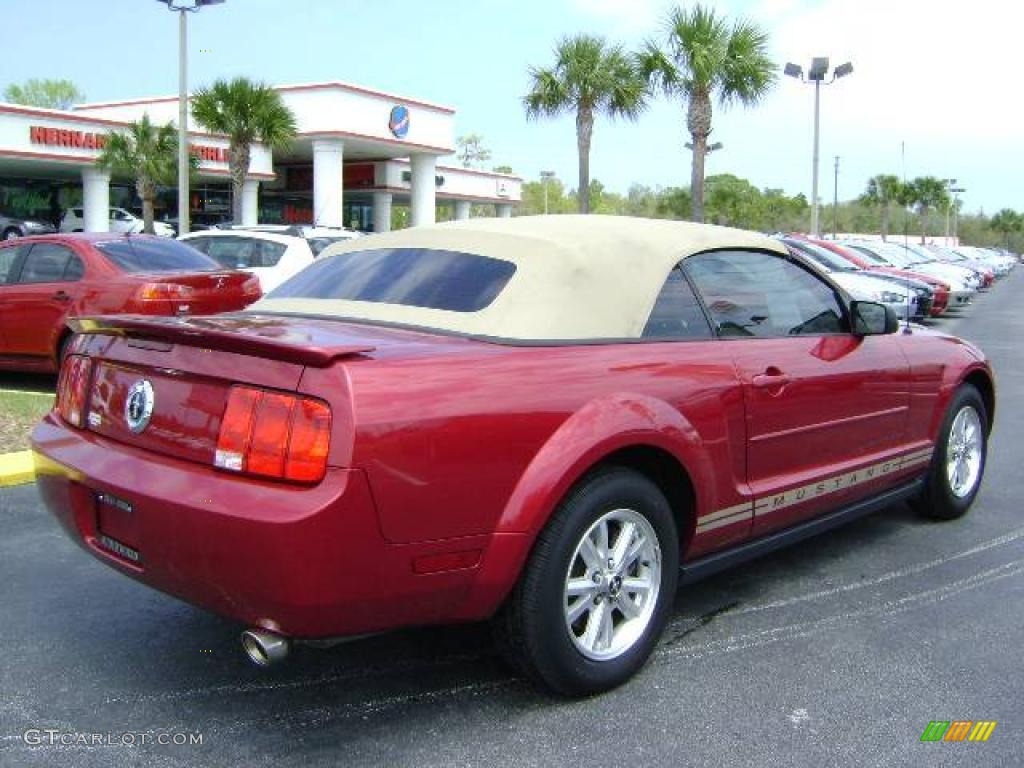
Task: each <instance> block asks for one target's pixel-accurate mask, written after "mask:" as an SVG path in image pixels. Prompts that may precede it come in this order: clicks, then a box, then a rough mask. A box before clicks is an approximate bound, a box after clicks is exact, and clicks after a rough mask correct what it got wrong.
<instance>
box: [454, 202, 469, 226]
mask: <svg viewBox="0 0 1024 768" xmlns="http://www.w3.org/2000/svg"><path fill="white" fill-rule="evenodd" d="M472 210H473V204H472V203H471V202H469V200H456V201H455V220H456V221H465V220H466V219H468V218H469V214H470V212H471V211H472Z"/></svg>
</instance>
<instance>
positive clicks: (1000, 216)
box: [988, 208, 1024, 250]
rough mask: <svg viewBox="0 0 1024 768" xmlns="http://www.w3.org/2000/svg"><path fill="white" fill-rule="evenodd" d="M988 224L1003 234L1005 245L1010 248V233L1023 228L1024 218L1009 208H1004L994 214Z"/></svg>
mask: <svg viewBox="0 0 1024 768" xmlns="http://www.w3.org/2000/svg"><path fill="white" fill-rule="evenodd" d="M988 225H989V226H990V227H991V228H992V229H994V230H995V231H996V232H999V233H1000V234H1001V235H1002V236H1003V239H1004V247H1005V248H1006V249H1007V250H1009V249H1010V235H1011V234H1012V233H1014V232H1019V231H1020V230H1021V228H1022V226H1024V218H1022V217H1021V215H1020V214H1019V213H1016V212H1015V211H1013V210H1011V209H1009V208H1003V209H1002V210H1001V211H999V212H998V213H996V214H995V215H994V216H992V219H991V220H990V221H989V223H988Z"/></svg>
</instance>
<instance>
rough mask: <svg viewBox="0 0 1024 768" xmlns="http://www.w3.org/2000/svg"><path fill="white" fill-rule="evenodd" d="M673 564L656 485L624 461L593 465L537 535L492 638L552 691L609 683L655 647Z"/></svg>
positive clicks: (588, 690) (674, 553) (664, 506)
mask: <svg viewBox="0 0 1024 768" xmlns="http://www.w3.org/2000/svg"><path fill="white" fill-rule="evenodd" d="M602 531H603V532H602ZM622 537H626V538H622ZM602 543H603V548H602ZM624 552H625V553H627V554H626V556H624V557H620V561H619V562H618V563H615V562H614V557H615V556H616V555H622V553H624ZM588 553H589V554H588ZM678 570H679V536H678V533H677V530H676V524H675V519H674V517H673V515H672V510H671V508H670V507H669V504H668V501H666V499H665V496H664V495H663V494H662V493H661V491H660V490H659V489H658V487H657V486H656V485H655V484H654V483H652V482H651V481H650V480H648V479H647V478H646V477H644V476H643V475H641V474H639V473H638V472H635V471H633V470H630V469H625V468H617V467H615V468H608V469H603V470H600V471H598V472H595V473H592V474H591V475H589V476H588V477H586V478H585V479H584V480H583V481H582V482H580V483H579V484H578V485H577V486H576V488H575V489H573V491H572V492H571V493H570V494H569V495H568V496H567V497H566V498H565V500H564V501H563V502H562V503H561V504H560V505H559V507H558V509H557V510H556V512H555V513H554V515H553V516H552V517H551V520H550V521H549V522H548V524H547V525H546V526H545V528H544V529H543V530H542V531H541V533H540V535H539V536H538V538H537V541H536V543H535V544H534V547H533V550H532V552H531V554H530V557H529V559H528V561H527V564H526V566H525V568H524V570H523V573H522V575H521V577H520V579H519V582H518V584H517V585H516V587H515V589H514V590H513V593H512V595H511V596H510V597H509V599H508V601H507V602H506V605H505V607H504V609H503V611H502V613H501V614H500V616H499V619H498V621H496V622H495V628H496V630H497V632H498V638H497V639H498V643H499V646H500V647H501V648H502V650H503V651H504V653H505V655H506V656H507V657H508V658H509V659H510V660H511V661H512V662H513V663H514V664H515V665H516V666H517V667H519V668H520V669H521V670H522V671H523V672H525V673H526V675H527V676H528V677H529V678H531V679H532V680H533V681H534V682H535V683H537V684H539V685H540V686H542V687H544V688H547V689H549V690H551V691H554V692H556V693H559V694H563V695H567V696H579V695H588V694H593V693H599V692H601V691H606V690H609V689H611V688H614V687H616V686H618V685H621V684H622V683H624V682H625V681H626V680H628V679H629V678H630V677H632V676H633V675H634V674H636V672H637V671H638V670H639V669H640V668H641V667H642V666H643V665H644V663H645V662H646V661H647V659H648V657H649V656H650V654H651V652H652V651H653V650H654V647H655V645H656V643H657V641H658V637H659V636H660V635H661V632H662V629H663V628H664V625H665V621H666V620H667V618H668V616H669V613H670V611H671V608H672V604H673V601H674V596H675V589H676V583H677V579H678ZM631 587H632V588H634V589H631Z"/></svg>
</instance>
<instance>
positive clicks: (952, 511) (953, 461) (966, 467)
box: [915, 384, 989, 520]
mask: <svg viewBox="0 0 1024 768" xmlns="http://www.w3.org/2000/svg"><path fill="white" fill-rule="evenodd" d="M988 424H989V422H988V414H987V412H986V409H985V402H984V401H983V400H982V398H981V395H980V394H979V392H978V390H977V389H976V388H975V387H973V386H972V385H970V384H964V385H962V386H961V387H960V388H959V389H957V390H956V392H955V393H954V394H953V397H952V399H951V400H950V403H949V406H948V407H947V408H946V414H945V416H944V417H943V419H942V426H941V427H940V428H939V437H938V441H937V442H936V444H935V452H934V454H933V455H932V461H931V466H930V467H929V469H928V474H927V476H926V477H925V481H924V488H923V489H922V491H921V494H920V495H919V496H918V498H917V500H916V504H915V506H916V507H917V509H918V511H920V512H921V513H922V514H924V515H926V516H927V517H932V518H935V519H937V520H955V519H956V518H958V517H962V516H963V515H964V514H966V512H967V510H968V509H970V508H971V504H973V503H974V498H975V497H976V496H977V495H978V489H979V488H980V487H981V480H982V477H983V476H984V474H985V461H986V459H987V458H988Z"/></svg>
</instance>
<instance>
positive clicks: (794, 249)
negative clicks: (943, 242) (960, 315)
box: [781, 235, 1019, 320]
mask: <svg viewBox="0 0 1024 768" xmlns="http://www.w3.org/2000/svg"><path fill="white" fill-rule="evenodd" d="M781 239H782V241H783V242H784V243H785V244H786V247H787V248H789V250H790V252H791V253H793V254H794V255H797V256H799V257H801V258H803V259H805V260H806V261H808V262H810V263H811V264H812V265H813V266H815V267H816V268H818V269H820V270H821V271H823V272H825V273H826V274H828V275H829V276H830V277H831V278H832V279H833V280H834V281H835V282H836V283H838V284H839V285H840V286H841V287H842V288H844V289H845V290H846V291H847V292H849V293H850V295H851V296H853V297H854V298H858V299H862V300H865V301H875V302H878V303H880V304H885V305H886V306H889V307H892V309H893V311H895V313H896V315H897V316H898V317H900V318H903V319H909V320H924V319H926V318H931V317H938V316H940V315H942V314H944V313H945V312H947V311H948V310H951V309H957V308H961V307H964V306H966V305H967V304H969V303H970V302H971V300H972V298H973V297H974V295H975V294H976V293H977V292H978V291H980V290H984V289H986V288H988V287H990V286H991V285H992V284H993V282H994V281H995V280H996V279H997V278H999V277H1003V276H1005V275H1007V274H1009V272H1010V271H1011V270H1012V269H1013V268H1014V267H1015V266H1016V265H1017V263H1018V261H1019V258H1018V257H1017V256H1015V255H1014V254H1011V253H1009V252H1005V251H996V250H993V249H988V248H977V247H973V246H967V245H960V246H956V247H944V246H940V245H936V244H923V245H922V244H918V243H911V242H907V241H898V240H889V241H885V240H876V239H852V240H820V239H814V238H810V237H807V236H806V235H787V236H785V237H782V238H781Z"/></svg>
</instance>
